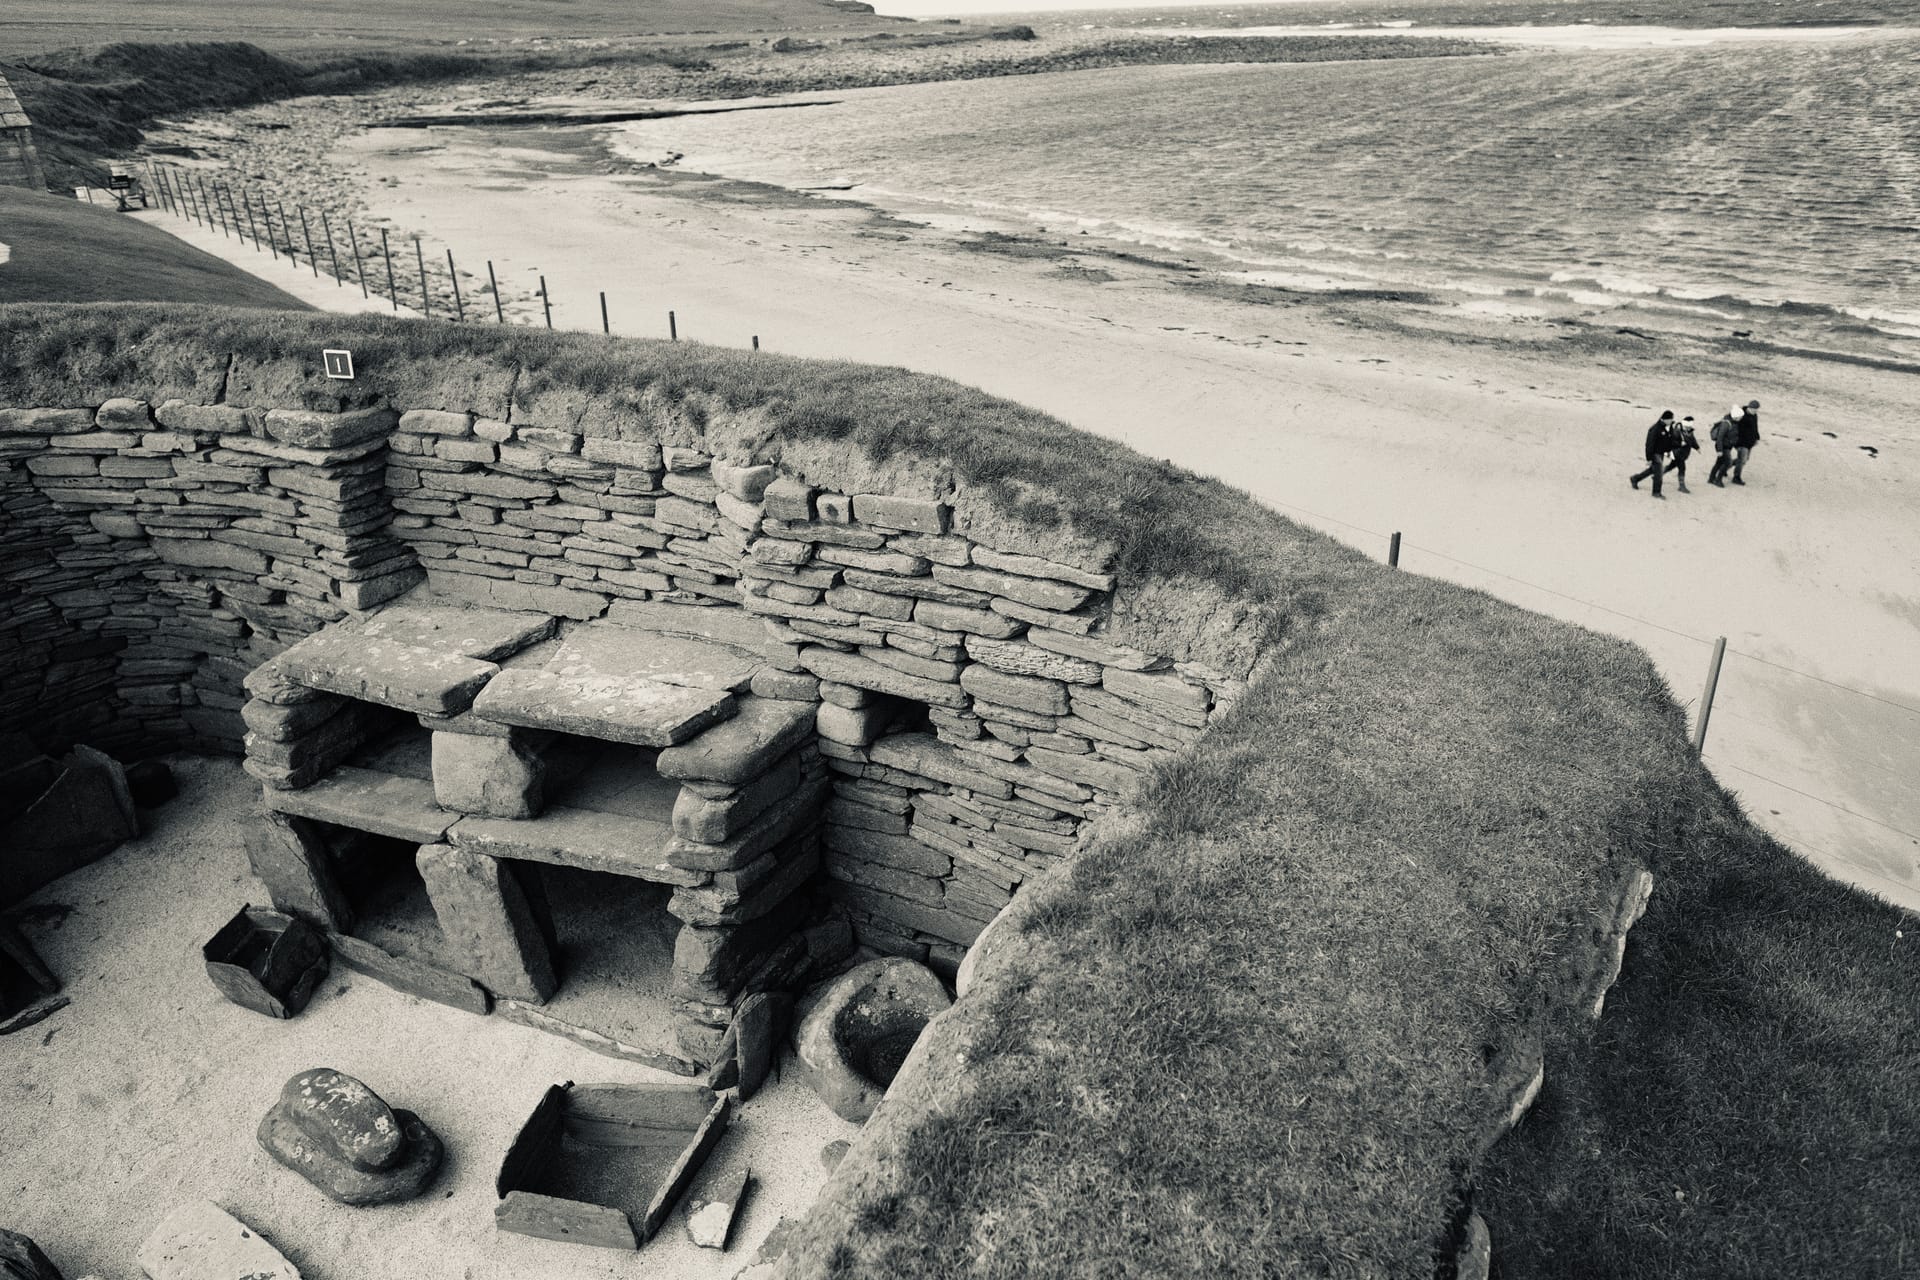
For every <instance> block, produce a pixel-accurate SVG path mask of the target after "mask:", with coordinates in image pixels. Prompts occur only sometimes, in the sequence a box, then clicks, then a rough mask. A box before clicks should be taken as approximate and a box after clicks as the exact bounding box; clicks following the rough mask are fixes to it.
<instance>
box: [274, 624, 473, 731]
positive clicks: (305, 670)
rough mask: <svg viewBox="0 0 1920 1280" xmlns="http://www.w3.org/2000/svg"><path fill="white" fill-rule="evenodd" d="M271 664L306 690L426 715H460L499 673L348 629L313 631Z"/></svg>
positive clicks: (469, 660) (461, 658)
mask: <svg viewBox="0 0 1920 1280" xmlns="http://www.w3.org/2000/svg"><path fill="white" fill-rule="evenodd" d="M275 662H276V664H277V665H278V666H279V668H280V669H281V671H282V672H284V674H285V675H286V676H287V677H288V678H289V679H292V680H295V681H297V682H299V683H301V684H304V685H306V686H308V687H309V688H313V689H324V690H326V691H327V692H329V693H338V694H343V695H345V696H346V697H349V698H358V699H361V700H362V701H366V702H377V703H380V704H381V705H382V706H389V707H398V708H400V709H401V710H403V711H412V712H415V713H419V714H425V715H450V714H452V713H454V712H458V711H464V710H465V709H466V708H467V706H468V704H470V703H471V702H472V701H473V698H474V695H475V694H476V693H477V692H479V690H480V689H481V687H482V686H484V685H485V684H486V683H487V681H488V680H489V679H491V678H493V676H494V675H495V674H496V673H497V672H498V671H499V670H500V668H499V667H497V666H495V665H494V664H493V663H491V662H483V661H480V660H479V659H476V658H469V657H466V656H464V655H462V654H458V653H451V652H448V651H446V650H444V649H437V648H428V647H426V646H424V645H411V644H398V643H395V642H393V641H390V640H381V639H374V638H369V637H367V636H365V635H363V634H361V633H360V632H359V631H357V630H356V629H354V628H353V627H350V626H349V627H336V628H329V629H327V630H325V631H320V632H316V633H315V634H313V635H311V636H308V637H307V638H306V639H305V640H302V641H300V643H298V644H296V645H294V646H293V647H292V648H291V649H288V650H287V651H286V652H285V653H283V654H281V655H280V656H279V657H278V658H277V659H275Z"/></svg>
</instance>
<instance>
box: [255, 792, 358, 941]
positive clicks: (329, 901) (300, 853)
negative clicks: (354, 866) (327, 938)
mask: <svg viewBox="0 0 1920 1280" xmlns="http://www.w3.org/2000/svg"><path fill="white" fill-rule="evenodd" d="M245 840H246V846H247V863H248V865H249V866H250V867H251V868H252V870H253V874H254V875H255V876H256V877H257V878H258V879H259V880H260V882H261V883H262V884H264V885H265V886H266V887H267V897H268V900H269V901H271V902H272V903H273V905H274V908H275V909H276V910H278V911H284V912H285V913H287V914H288V915H290V916H298V917H299V918H301V919H303V920H306V921H308V922H310V923H312V924H316V925H319V926H320V927H322V928H324V929H329V930H332V931H334V932H336V933H347V932H349V931H351V930H352V928H353V925H354V913H353V907H352V905H351V904H350V903H349V901H348V899H347V894H346V891H345V889H344V888H343V887H342V886H341V884H340V881H339V877H338V876H337V875H336V873H335V869H334V865H333V859H332V858H331V857H330V856H329V855H328V853H327V845H326V841H325V840H324V839H322V838H321V835H320V831H319V829H318V828H317V827H316V826H314V824H313V823H312V822H310V821H309V820H308V819H306V818H301V817H295V816H294V815H292V814H285V813H276V812H271V811H269V812H267V813H263V814H261V815H260V816H259V817H258V818H256V819H254V820H253V821H252V822H249V823H248V824H247V826H246V831H245Z"/></svg>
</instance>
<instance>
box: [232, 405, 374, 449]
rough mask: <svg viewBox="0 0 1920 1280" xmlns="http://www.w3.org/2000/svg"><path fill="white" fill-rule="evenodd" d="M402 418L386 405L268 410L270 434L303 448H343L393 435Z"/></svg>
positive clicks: (267, 422) (266, 423)
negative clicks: (330, 409) (328, 410)
mask: <svg viewBox="0 0 1920 1280" xmlns="http://www.w3.org/2000/svg"><path fill="white" fill-rule="evenodd" d="M399 421H400V419H399V416H398V415H397V414H395V413H394V411H393V410H392V409H389V408H386V407H384V406H381V407H378V408H372V409H350V410H348V411H347V412H345V413H323V412H318V411H315V410H311V409H269V410H267V414H266V419H265V425H266V428H267V434H268V435H270V436H272V437H273V438H274V439H275V440H279V441H281V442H282V443H284V444H290V445H293V446H294V447H296V448H300V449H340V448H345V447H346V446H348V445H355V444H360V443H361V442H363V441H366V440H375V439H381V438H384V437H386V436H387V435H389V434H391V433H392V431H393V429H394V427H395V426H396V425H397V424H398V423H399Z"/></svg>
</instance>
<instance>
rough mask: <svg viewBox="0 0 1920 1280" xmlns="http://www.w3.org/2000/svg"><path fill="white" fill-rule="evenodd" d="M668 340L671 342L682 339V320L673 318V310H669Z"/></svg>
mask: <svg viewBox="0 0 1920 1280" xmlns="http://www.w3.org/2000/svg"><path fill="white" fill-rule="evenodd" d="M667 340H668V341H669V342H678V341H680V322H679V321H677V320H675V319H674V318H673V312H671V311H669V312H667Z"/></svg>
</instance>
